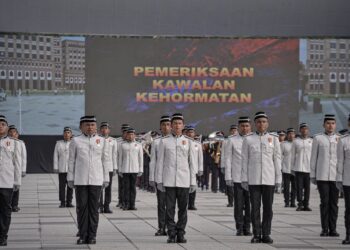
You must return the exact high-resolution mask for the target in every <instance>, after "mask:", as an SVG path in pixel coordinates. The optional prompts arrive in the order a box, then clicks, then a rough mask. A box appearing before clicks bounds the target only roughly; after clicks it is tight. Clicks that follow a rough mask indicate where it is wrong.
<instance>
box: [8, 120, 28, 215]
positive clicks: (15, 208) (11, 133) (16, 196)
mask: <svg viewBox="0 0 350 250" xmlns="http://www.w3.org/2000/svg"><path fill="white" fill-rule="evenodd" d="M8 135H9V136H10V137H11V138H13V139H16V140H17V141H18V143H19V144H20V153H21V162H20V163H21V169H22V178H23V177H25V176H26V172H27V149H26V145H25V143H24V141H22V140H19V139H18V137H19V133H18V130H17V128H16V126H15V125H10V126H9V130H8ZM18 200H19V189H18V190H17V191H13V195H12V212H18V211H19V210H20V208H19V207H18Z"/></svg>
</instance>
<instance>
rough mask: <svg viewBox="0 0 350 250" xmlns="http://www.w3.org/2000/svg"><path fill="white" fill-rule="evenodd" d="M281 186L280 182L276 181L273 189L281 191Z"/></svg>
mask: <svg viewBox="0 0 350 250" xmlns="http://www.w3.org/2000/svg"><path fill="white" fill-rule="evenodd" d="M281 187H282V185H281V183H276V184H275V189H276V190H277V192H278V193H280V192H281Z"/></svg>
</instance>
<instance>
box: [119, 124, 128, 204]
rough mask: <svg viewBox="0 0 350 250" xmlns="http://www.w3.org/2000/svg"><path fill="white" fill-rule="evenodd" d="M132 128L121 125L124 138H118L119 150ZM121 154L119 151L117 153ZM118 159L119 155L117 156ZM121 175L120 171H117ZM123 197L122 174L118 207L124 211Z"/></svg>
mask: <svg viewBox="0 0 350 250" xmlns="http://www.w3.org/2000/svg"><path fill="white" fill-rule="evenodd" d="M129 128H130V125H129V124H122V125H121V128H120V130H121V132H122V136H121V137H118V138H117V148H118V149H119V148H120V144H121V143H122V142H123V141H125V138H126V131H127V130H128V129H129ZM117 152H118V154H119V150H118V151H117ZM117 159H118V155H117ZM117 172H118V173H119V171H117ZM123 195H124V189H123V179H122V177H121V175H120V174H118V204H117V206H116V207H119V208H120V209H123V207H124V206H123V200H124V199H123Z"/></svg>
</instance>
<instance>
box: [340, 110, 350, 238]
mask: <svg viewBox="0 0 350 250" xmlns="http://www.w3.org/2000/svg"><path fill="white" fill-rule="evenodd" d="M348 126H349V127H350V115H349V118H348ZM349 149H350V135H349V133H347V134H345V135H344V136H342V137H341V138H340V140H339V143H338V149H337V152H338V155H337V156H338V157H337V160H338V161H337V187H338V189H339V191H341V192H344V201H345V212H344V213H345V216H344V217H345V222H344V224H345V229H346V236H345V239H344V240H343V244H344V245H350V150H349Z"/></svg>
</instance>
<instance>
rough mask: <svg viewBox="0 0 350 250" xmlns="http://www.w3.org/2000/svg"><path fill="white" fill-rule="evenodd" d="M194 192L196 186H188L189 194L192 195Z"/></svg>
mask: <svg viewBox="0 0 350 250" xmlns="http://www.w3.org/2000/svg"><path fill="white" fill-rule="evenodd" d="M194 191H196V185H191V186H190V193H193V192H194Z"/></svg>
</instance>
